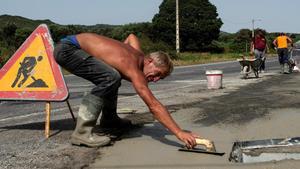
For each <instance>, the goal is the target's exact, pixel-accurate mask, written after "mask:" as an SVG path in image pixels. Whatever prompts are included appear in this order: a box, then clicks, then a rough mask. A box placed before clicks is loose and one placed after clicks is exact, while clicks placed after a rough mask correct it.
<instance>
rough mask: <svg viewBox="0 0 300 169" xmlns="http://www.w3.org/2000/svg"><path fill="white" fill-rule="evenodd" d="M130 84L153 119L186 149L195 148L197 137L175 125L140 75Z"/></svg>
mask: <svg viewBox="0 0 300 169" xmlns="http://www.w3.org/2000/svg"><path fill="white" fill-rule="evenodd" d="M131 81H132V84H133V86H134V88H135V90H136V91H137V93H138V94H139V96H140V97H141V98H142V99H143V101H144V102H145V103H146V104H147V106H148V108H149V110H150V111H151V113H153V115H154V116H155V118H156V119H157V120H158V121H159V122H160V123H161V124H163V125H164V126H165V127H166V128H167V129H169V131H170V132H172V133H173V134H174V135H175V136H176V137H177V138H178V139H179V140H181V141H182V142H184V143H185V145H186V146H187V147H188V148H192V147H194V146H196V140H195V138H196V137H198V136H197V135H195V134H193V133H189V132H185V131H183V130H182V129H181V128H180V127H179V126H178V125H177V123H176V122H175V121H174V120H173V118H172V117H171V115H170V113H169V112H168V110H167V109H166V107H165V106H163V105H162V104H161V103H160V102H159V101H158V100H157V99H156V98H155V97H154V95H153V94H152V92H151V91H150V89H149V88H148V86H147V82H146V80H145V79H144V78H143V76H142V75H137V77H135V78H133V79H131Z"/></svg>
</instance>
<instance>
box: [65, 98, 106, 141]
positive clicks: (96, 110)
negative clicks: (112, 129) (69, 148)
mask: <svg viewBox="0 0 300 169" xmlns="http://www.w3.org/2000/svg"><path fill="white" fill-rule="evenodd" d="M102 106H103V100H102V99H101V98H99V97H96V96H94V95H92V94H88V95H86V96H85V97H84V98H83V99H82V103H81V105H80V108H79V112H78V118H77V124H76V128H75V130H74V132H73V134H72V136H71V143H72V144H75V145H85V146H88V147H100V146H105V145H108V144H110V138H109V137H107V136H98V135H96V134H93V133H92V130H93V128H94V126H95V125H96V122H97V118H98V116H99V114H100V111H101V109H102Z"/></svg>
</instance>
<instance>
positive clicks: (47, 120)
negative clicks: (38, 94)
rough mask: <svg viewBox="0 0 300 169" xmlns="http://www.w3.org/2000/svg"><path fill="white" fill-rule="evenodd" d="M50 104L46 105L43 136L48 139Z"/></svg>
mask: <svg viewBox="0 0 300 169" xmlns="http://www.w3.org/2000/svg"><path fill="white" fill-rule="evenodd" d="M50 109H51V106H50V102H47V103H46V119H45V136H46V138H49V133H50Z"/></svg>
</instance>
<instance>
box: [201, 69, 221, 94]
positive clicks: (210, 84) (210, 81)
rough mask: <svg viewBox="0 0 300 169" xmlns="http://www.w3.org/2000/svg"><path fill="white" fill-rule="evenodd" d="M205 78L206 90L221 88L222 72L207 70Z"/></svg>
mask: <svg viewBox="0 0 300 169" xmlns="http://www.w3.org/2000/svg"><path fill="white" fill-rule="evenodd" d="M205 74H206V78H207V88H208V89H221V88H222V78H223V71H222V70H207V71H206V72H205Z"/></svg>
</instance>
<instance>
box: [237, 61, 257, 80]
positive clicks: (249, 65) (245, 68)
mask: <svg viewBox="0 0 300 169" xmlns="http://www.w3.org/2000/svg"><path fill="white" fill-rule="evenodd" d="M237 61H238V62H239V63H240V65H241V75H242V77H243V78H245V79H247V78H248V77H249V74H251V73H252V72H253V73H254V75H255V77H256V78H258V77H259V70H260V67H261V65H262V59H247V58H242V59H237Z"/></svg>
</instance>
